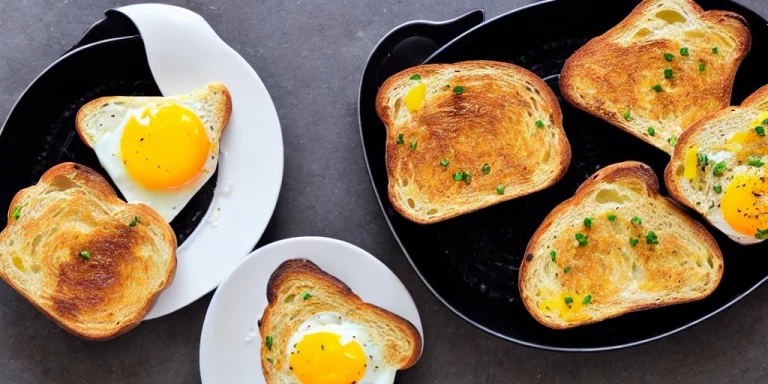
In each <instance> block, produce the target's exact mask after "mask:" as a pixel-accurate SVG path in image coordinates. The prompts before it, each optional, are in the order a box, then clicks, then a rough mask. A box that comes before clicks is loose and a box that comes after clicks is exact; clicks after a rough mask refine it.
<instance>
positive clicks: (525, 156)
mask: <svg viewBox="0 0 768 384" xmlns="http://www.w3.org/2000/svg"><path fill="white" fill-rule="evenodd" d="M417 74H418V75H419V76H420V79H421V80H420V81H419V82H421V83H424V84H428V85H427V88H428V90H427V95H426V97H425V100H424V102H423V106H422V107H421V109H420V110H418V111H408V110H407V108H406V107H404V106H403V105H405V104H406V103H404V102H403V100H404V99H405V96H404V93H405V92H406V90H407V89H408V88H410V87H412V86H414V85H416V84H418V83H417V82H414V81H412V80H410V78H411V76H413V75H417ZM448 83H450V84H448ZM460 84H461V85H463V87H464V90H463V93H461V94H455V92H454V91H452V88H453V87H454V86H456V85H460ZM376 111H377V113H378V115H379V117H380V119H381V121H382V122H383V123H384V125H385V127H386V129H387V139H386V159H385V162H386V167H387V176H388V179H389V186H388V196H389V199H390V201H391V202H392V205H393V206H394V208H395V209H396V210H397V211H398V212H399V213H400V214H401V215H403V216H404V217H405V218H407V219H408V220H411V221H413V222H416V223H420V224H429V223H436V222H439V221H443V220H447V219H450V218H453V217H456V216H459V215H463V214H466V213H469V212H473V211H477V210H480V209H483V208H486V207H489V206H491V205H495V204H498V203H501V202H504V201H508V200H512V199H515V198H518V197H521V196H525V195H528V194H531V193H533V192H536V191H540V190H543V189H546V188H548V187H550V186H551V185H553V184H555V183H556V182H557V181H559V180H560V179H561V178H562V177H563V175H564V174H565V172H566V171H567V169H568V165H569V164H570V159H571V148H570V144H569V143H568V139H567V138H566V136H565V131H564V130H563V127H562V112H561V110H560V105H559V103H558V101H557V97H556V96H555V94H554V93H553V92H552V90H551V89H550V88H549V86H548V85H547V84H546V83H545V82H544V81H543V80H541V79H540V78H539V77H537V76H536V75H535V74H533V73H531V72H529V71H528V70H526V69H524V68H521V67H518V66H515V65H512V64H508V63H501V62H494V61H466V62H460V63H456V64H428V65H421V66H417V67H413V68H409V69H406V70H404V71H402V72H400V73H398V74H396V75H394V76H392V77H390V78H389V79H387V81H385V82H384V84H383V85H382V86H381V88H380V89H379V92H378V95H377V97H376ZM537 120H540V121H541V122H542V123H544V124H545V126H542V127H538V128H537V125H536V121H537ZM400 134H404V143H403V144H397V141H398V136H399V135H400ZM414 138H418V139H417V141H416V145H417V147H416V149H411V148H409V146H410V144H411V142H410V140H413V139H414ZM442 159H446V160H448V161H449V164H448V165H445V166H441V164H440V163H441V160H442ZM483 164H489V165H490V167H491V170H490V172H489V173H488V174H483V172H482V166H483ZM457 171H469V172H470V174H471V175H472V178H471V183H469V184H467V183H465V182H463V181H458V182H457V181H455V180H454V178H453V175H454V174H455V173H456V172H457ZM499 185H503V186H504V189H505V190H504V192H503V194H499V193H497V186H499Z"/></svg>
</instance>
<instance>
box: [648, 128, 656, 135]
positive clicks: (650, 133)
mask: <svg viewBox="0 0 768 384" xmlns="http://www.w3.org/2000/svg"><path fill="white" fill-rule="evenodd" d="M648 134H649V135H651V136H656V130H655V129H653V127H648Z"/></svg>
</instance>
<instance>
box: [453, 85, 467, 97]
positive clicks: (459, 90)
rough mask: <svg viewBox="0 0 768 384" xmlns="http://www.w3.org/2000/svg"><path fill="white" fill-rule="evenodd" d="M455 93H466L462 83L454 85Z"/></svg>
mask: <svg viewBox="0 0 768 384" xmlns="http://www.w3.org/2000/svg"><path fill="white" fill-rule="evenodd" d="M453 93H455V94H457V95H461V94H462V93H464V87H462V86H461V85H457V86H455V87H453Z"/></svg>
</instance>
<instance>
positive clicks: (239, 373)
mask: <svg viewBox="0 0 768 384" xmlns="http://www.w3.org/2000/svg"><path fill="white" fill-rule="evenodd" d="M296 258H304V259H308V260H310V261H312V262H313V263H315V264H317V266H318V267H320V268H321V269H323V270H324V271H326V272H328V273H329V274H331V275H333V276H335V277H336V278H338V279H339V280H341V281H343V282H344V283H345V284H347V285H348V286H349V287H350V288H351V289H352V291H354V292H355V293H356V294H357V295H358V296H360V298H361V299H363V301H366V302H369V303H372V304H375V305H378V306H379V307H382V308H384V309H387V310H389V311H390V312H392V313H395V314H397V315H400V316H401V317H403V318H405V319H406V320H408V321H410V322H411V323H412V324H413V325H414V326H415V327H416V329H418V330H419V333H420V334H421V336H422V337H421V338H422V340H424V332H423V331H422V328H421V319H420V318H419V312H418V311H417V310H416V305H415V304H414V303H413V299H412V298H411V295H410V294H409V293H408V291H407V290H406V289H405V286H403V283H401V282H400V280H399V279H398V278H397V276H395V274H394V273H392V271H390V270H389V268H387V266H386V265H384V264H383V263H382V262H380V261H379V260H378V259H376V258H375V257H373V256H372V255H371V254H370V253H368V252H366V251H364V250H362V249H360V248H358V247H356V246H354V245H352V244H349V243H345V242H343V241H340V240H334V239H328V238H323V237H297V238H293V239H287V240H282V241H278V242H276V243H272V244H269V245H267V246H265V247H263V248H260V249H258V250H256V251H255V252H253V253H251V254H250V255H248V257H246V258H245V259H244V260H243V262H242V263H241V264H240V265H239V266H238V267H237V269H235V270H234V271H233V272H232V274H231V275H229V277H227V279H226V280H224V282H222V283H221V286H219V289H218V290H217V291H216V294H215V295H213V300H211V305H210V306H209V307H208V313H206V315H205V322H204V323H203V332H202V336H201V337H200V376H201V377H202V380H203V383H209V384H214V383H227V384H237V383H248V384H261V383H264V376H263V374H262V372H261V358H260V356H259V349H260V346H261V336H260V335H259V334H258V327H257V321H258V319H259V318H260V317H261V315H262V313H263V312H264V308H266V307H267V281H268V280H269V277H270V275H272V272H274V271H275V269H277V267H278V266H279V265H280V264H281V263H282V262H284V261H286V260H290V259H296ZM249 335H250V336H252V337H253V339H252V340H251V341H250V342H247V341H246V339H247V338H248V336H249ZM422 348H423V343H422Z"/></svg>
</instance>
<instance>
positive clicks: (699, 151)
mask: <svg viewBox="0 0 768 384" xmlns="http://www.w3.org/2000/svg"><path fill="white" fill-rule="evenodd" d="M766 131H768V86H764V87H762V88H760V89H759V90H758V91H757V92H755V93H753V94H752V95H751V96H750V97H748V98H747V99H746V100H744V102H743V103H742V104H741V106H739V107H729V108H726V109H723V110H721V111H718V112H715V113H713V114H710V115H708V116H706V117H704V118H702V119H701V120H699V121H698V122H696V124H694V125H693V126H692V127H690V128H689V129H688V130H686V131H685V133H683V135H682V136H680V140H679V141H678V143H677V145H676V146H675V151H674V152H673V153H672V159H671V160H670V162H669V164H668V165H667V169H666V171H665V173H664V180H665V183H666V186H667V189H668V190H669V194H670V195H671V196H672V197H673V198H674V199H675V200H677V201H679V202H681V203H682V204H684V205H686V206H688V207H690V208H691V209H694V210H695V211H697V212H699V213H700V214H702V215H703V216H704V217H705V218H706V219H707V220H708V221H709V222H710V223H711V224H712V225H713V226H715V227H717V228H718V229H719V230H721V231H722V232H723V233H725V234H726V235H728V236H729V237H730V238H731V239H733V240H734V241H736V242H739V243H741V244H755V243H759V242H762V241H764V240H765V239H766V237H768V199H766V197H768V183H766V182H765V176H766V168H767V167H766V166H765V163H768V136H766ZM718 166H719V167H722V170H721V171H717V169H718V168H717V167H718Z"/></svg>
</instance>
